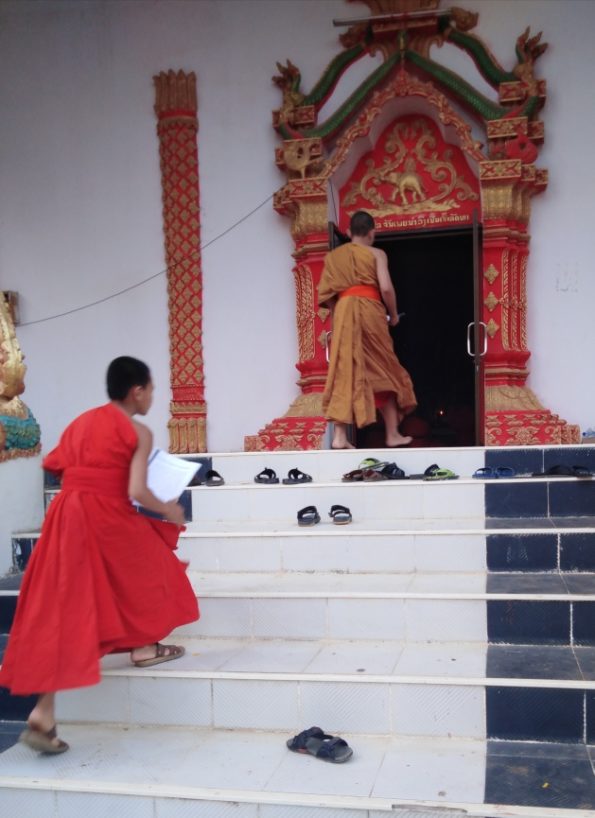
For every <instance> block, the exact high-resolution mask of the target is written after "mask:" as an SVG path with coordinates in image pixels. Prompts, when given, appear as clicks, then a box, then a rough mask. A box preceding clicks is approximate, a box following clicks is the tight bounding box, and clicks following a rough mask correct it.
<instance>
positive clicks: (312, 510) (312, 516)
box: [297, 506, 320, 526]
mask: <svg viewBox="0 0 595 818" xmlns="http://www.w3.org/2000/svg"><path fill="white" fill-rule="evenodd" d="M297 521H298V525H302V526H307V525H316V523H319V522H320V514H319V513H318V509H317V508H316V506H305V508H302V509H300V510H299V511H298V513H297Z"/></svg>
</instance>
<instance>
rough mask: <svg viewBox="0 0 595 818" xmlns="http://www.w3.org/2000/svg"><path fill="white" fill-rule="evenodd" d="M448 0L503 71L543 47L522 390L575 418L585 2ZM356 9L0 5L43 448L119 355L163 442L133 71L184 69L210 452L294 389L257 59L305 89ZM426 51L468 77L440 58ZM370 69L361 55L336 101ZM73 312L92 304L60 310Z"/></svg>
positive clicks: (585, 111)
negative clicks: (192, 108)
mask: <svg viewBox="0 0 595 818" xmlns="http://www.w3.org/2000/svg"><path fill="white" fill-rule="evenodd" d="M460 5H462V6H465V7H467V8H470V9H473V10H477V11H479V13H480V23H479V27H478V29H477V30H478V32H479V33H480V35H481V36H482V38H484V39H485V40H486V42H487V43H488V44H489V45H490V47H491V49H492V51H493V52H494V54H496V55H497V57H498V58H499V59H500V60H501V62H502V63H503V64H504V65H506V66H511V65H512V64H513V62H514V43H515V40H516V37H517V36H518V35H519V34H520V33H521V31H522V30H523V29H524V28H525V26H526V25H528V24H530V25H531V27H532V30H533V31H535V30H540V29H543V31H544V37H545V39H546V40H547V41H548V42H549V43H550V49H549V50H548V51H547V52H546V54H545V55H544V56H543V57H542V58H541V60H540V62H539V64H538V65H539V68H538V73H539V75H540V76H543V77H545V78H546V79H547V82H548V100H547V104H546V108H545V110H544V112H543V118H544V120H545V123H546V146H545V148H544V149H543V150H542V152H541V155H540V159H539V164H540V165H542V166H545V167H548V168H549V170H550V187H549V188H548V190H547V191H546V193H545V194H543V195H542V196H540V197H538V198H536V199H535V200H534V208H533V217H532V222H531V232H532V235H533V242H532V254H531V258H530V262H529V304H530V309H529V346H530V348H531V350H532V352H533V355H532V358H531V360H530V367H531V377H530V386H531V387H532V388H533V389H534V391H535V392H536V393H537V395H538V396H539V397H540V398H541V400H542V401H543V402H544V404H545V405H546V406H547V407H548V408H551V409H552V410H553V411H555V412H558V413H559V414H561V415H562V416H563V417H564V418H566V419H567V420H569V421H571V422H575V423H579V424H581V425H582V426H588V425H592V424H595V409H593V408H592V407H593V406H595V401H594V398H595V384H594V383H593V380H592V379H590V378H588V376H586V375H585V372H586V371H587V370H588V368H585V367H584V366H582V363H583V362H582V358H583V357H584V354H585V351H586V350H588V349H589V348H590V346H591V345H592V343H593V341H594V340H595V327H594V326H593V323H592V322H591V320H590V317H591V311H592V309H591V306H590V305H591V304H592V303H594V296H595V278H594V277H593V276H592V275H591V258H592V254H593V239H592V231H589V225H588V223H587V218H588V214H589V212H590V208H589V204H590V201H589V199H590V196H591V190H592V188H593V182H594V181H595V179H594V170H593V163H592V162H590V160H589V157H590V154H589V148H590V135H591V134H592V133H593V127H594V125H595V110H593V107H592V106H591V105H590V104H587V101H588V100H590V97H591V92H592V89H591V85H592V77H593V58H592V56H591V43H590V40H589V39H588V38H589V37H590V33H591V32H592V31H593V30H595V4H593V3H591V2H590V0H473V1H472V2H463V0H461V3H460ZM366 13H367V9H366V7H365V6H363V5H359V4H356V5H351V4H347V3H345V2H344V1H343V0H316V2H314V0H283V2H278V1H275V0H243V1H242V2H237V1H236V0H199V1H198V2H185V1H181V2H179V1H178V0H168V2H160V1H159V0H117V2H113V1H112V0H103V2H96V1H95V0H89V1H87V0H77V2H64V1H63V0H58V1H57V0H45V1H44V2H43V3H23V2H14V1H13V0H3V2H1V3H0V77H1V79H0V106H1V110H2V111H3V114H4V115H3V139H2V142H1V144H0V189H1V190H2V197H1V199H0V287H1V288H2V289H12V290H16V291H18V293H19V297H20V302H21V320H22V322H23V324H22V326H20V327H19V328H18V337H19V340H20V343H21V346H22V348H23V351H24V352H25V354H26V359H27V364H28V366H29V371H28V375H27V389H26V393H25V396H24V398H25V400H26V402H27V403H28V405H29V406H30V407H31V409H32V411H33V412H34V414H35V415H36V417H37V419H38V420H39V422H40V424H41V426H42V434H43V441H42V442H43V445H44V449H45V450H46V451H47V449H48V448H49V447H51V446H52V445H54V443H55V442H56V440H57V438H58V435H59V433H60V431H61V429H62V428H63V427H64V425H65V424H66V423H67V422H68V421H69V420H70V419H71V418H72V417H74V416H75V415H76V414H78V413H79V412H80V411H83V410H84V409H86V408H88V407H89V406H91V405H93V404H96V403H99V402H102V401H103V400H104V390H103V378H104V372H105V368H106V365H107V363H108V362H109V360H110V359H111V358H112V357H114V356H116V355H120V354H131V355H136V356H138V357H141V358H143V359H145V360H146V361H147V362H148V363H149V364H150V365H151V367H152V369H153V373H154V377H155V381H156V386H157V388H156V393H155V403H154V407H153V409H152V410H151V413H150V415H149V417H148V419H147V420H148V422H149V424H150V425H151V426H152V428H153V429H154V431H155V437H156V443H157V444H158V445H161V446H166V445H167V430H166V423H167V419H168V401H169V397H170V395H169V385H168V360H169V353H168V335H167V311H166V280H165V276H164V275H163V274H162V271H163V269H164V266H165V262H164V253H163V237H162V226H161V189H160V175H159V161H158V143H157V137H156V132H155V117H154V114H153V107H152V106H153V87H152V76H153V75H154V74H156V73H158V72H159V71H161V70H167V69H170V68H174V69H176V70H177V69H183V70H185V71H195V72H196V74H197V89H198V98H199V137H198V146H199V162H200V187H201V205H202V212H201V219H202V242H203V247H204V249H203V257H202V265H203V281H204V304H203V310H204V338H203V341H204V359H205V376H206V399H207V410H208V429H207V440H208V444H209V448H210V449H211V450H212V451H217V450H219V451H233V450H239V449H241V448H242V445H243V437H244V435H245V434H251V433H254V432H256V431H257V430H258V429H259V428H260V427H261V426H263V425H264V424H265V423H266V422H268V421H269V420H271V419H272V418H274V417H276V416H278V415H280V414H282V413H283V412H284V411H285V410H286V409H287V407H288V406H289V404H290V402H291V400H292V399H293V398H294V397H295V396H296V395H297V394H298V389H297V387H296V385H295V381H296V379H297V372H296V370H295V369H294V367H293V364H294V363H295V361H296V360H297V338H296V329H295V320H294V318H295V298H294V284H293V276H292V273H291V268H292V258H291V250H292V246H293V245H292V241H291V238H290V233H289V222H288V220H286V219H283V218H281V217H279V216H277V214H276V213H275V212H274V211H273V209H272V203H271V201H270V197H271V196H272V194H273V192H274V191H275V190H277V189H278V188H279V187H280V186H281V185H282V183H283V179H284V177H283V175H282V174H281V173H280V172H279V171H278V169H277V168H276V167H275V165H274V148H275V145H276V144H277V139H276V137H275V134H274V131H273V129H272V127H271V110H272V109H274V108H276V107H278V106H279V103H280V92H279V91H278V89H277V88H276V87H275V86H274V85H273V84H272V82H271V76H272V75H273V74H274V73H276V69H275V62H276V61H277V60H280V61H285V59H286V58H290V59H291V60H292V61H293V62H294V63H295V64H297V65H298V66H299V67H300V69H301V70H302V87H303V88H304V89H306V90H309V89H310V88H311V87H312V85H313V84H314V83H315V82H316V80H317V79H318V78H319V76H320V74H321V73H322V71H323V69H324V67H325V66H326V65H327V63H328V62H329V61H330V59H331V58H332V57H333V56H334V55H335V54H336V53H337V52H338V50H339V48H340V46H339V44H338V34H339V30H338V29H336V28H333V26H332V19H333V17H351V16H358V15H359V14H366ZM433 56H434V57H435V58H436V59H438V60H439V61H442V62H444V63H445V64H446V65H449V66H450V67H453V68H454V69H455V70H457V71H458V72H459V73H461V74H462V76H464V77H465V78H466V79H468V80H469V81H470V82H473V83H474V84H476V85H477V84H479V85H481V80H480V78H479V75H478V73H477V71H476V70H475V68H474V66H473V64H472V63H471V61H470V60H469V59H468V58H467V57H465V55H464V54H462V53H460V52H457V51H456V49H454V48H452V47H446V48H443V49H441V50H437V49H435V50H434V52H433ZM370 62H371V61H370ZM372 67H373V66H372ZM369 70H371V67H370V64H368V65H366V63H365V61H362V62H360V63H359V64H358V65H357V67H356V70H355V71H354V72H353V76H350V77H349V78H347V79H346V81H344V82H342V83H341V85H340V87H339V89H338V92H337V97H336V99H337V101H340V100H341V99H344V98H345V97H346V96H347V94H348V93H349V91H350V90H352V89H353V87H355V85H356V83H357V81H359V80H361V79H362V78H363V76H365V75H366V73H368V71H369ZM259 205H262V206H261V207H259ZM251 211H254V212H253V213H252V215H250V216H249V217H248V218H245V217H246V216H247V215H248V214H249V213H250V212H251ZM244 218H245V220H243V219H244ZM242 220H243V221H242ZM238 222H239V223H238ZM236 223H238V224H237V226H235V227H233V225H235V224H236ZM232 227H233V229H230V228H232ZM226 231H229V232H226ZM143 281H144V282H145V283H141V282H143ZM137 284H139V286H135V285H137ZM127 288H133V289H128V291H127V292H123V293H122V294H121V295H115V296H114V297H111V296H113V295H114V294H116V293H119V292H121V291H123V290H127ZM92 302H99V303H97V304H95V306H92V307H89V308H88V309H83V310H80V309H79V308H80V307H82V306H84V305H87V304H90V303H92ZM70 311H74V312H70ZM69 312H70V314H66V315H63V316H62V317H60V318H56V319H53V320H44V319H46V318H47V317H49V316H53V315H56V314H61V313H69ZM579 356H580V357H579ZM579 362H580V363H579ZM579 367H580V368H579Z"/></svg>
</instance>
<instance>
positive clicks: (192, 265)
mask: <svg viewBox="0 0 595 818" xmlns="http://www.w3.org/2000/svg"><path fill="white" fill-rule="evenodd" d="M154 82H155V92H156V94H155V113H156V114H157V120H158V122H157V133H158V136H159V157H160V161H161V184H162V192H163V232H164V236H165V257H166V261H167V289H168V307H169V343H170V380H171V388H172V401H171V404H170V411H171V418H170V421H169V423H168V428H169V440H170V451H172V452H176V453H190V452H203V451H206V414H207V410H206V403H205V399H204V371H203V356H202V268H201V255H200V220H199V214H200V207H199V186H198V149H197V132H198V120H197V115H196V111H197V103H196V77H195V75H194V74H193V73H190V74H185V73H184V72H183V71H178V72H177V73H175V72H174V71H169V72H167V73H165V72H162V73H161V74H159V75H158V76H156V77H154Z"/></svg>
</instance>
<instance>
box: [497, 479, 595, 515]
mask: <svg viewBox="0 0 595 818" xmlns="http://www.w3.org/2000/svg"><path fill="white" fill-rule="evenodd" d="M594 508H595V479H587V480H583V479H578V478H559V477H558V478H542V479H534V480H523V479H517V480H493V481H487V482H486V484H485V509H486V516H487V517H547V516H552V517H581V516H590V515H592V514H593V509H594Z"/></svg>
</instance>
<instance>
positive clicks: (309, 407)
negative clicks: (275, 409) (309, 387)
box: [283, 392, 322, 418]
mask: <svg viewBox="0 0 595 818" xmlns="http://www.w3.org/2000/svg"><path fill="white" fill-rule="evenodd" d="M283 417H285V418H302V417H322V393H321V392H309V393H307V394H305V395H299V396H298V397H297V398H296V399H295V400H294V401H293V403H292V404H291V406H290V407H289V409H288V410H287V412H285V414H284V415H283Z"/></svg>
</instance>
